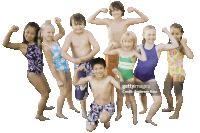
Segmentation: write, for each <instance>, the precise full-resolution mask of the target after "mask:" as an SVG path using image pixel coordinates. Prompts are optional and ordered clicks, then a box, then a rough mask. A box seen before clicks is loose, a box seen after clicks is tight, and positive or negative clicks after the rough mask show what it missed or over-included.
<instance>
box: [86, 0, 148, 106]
mask: <svg viewBox="0 0 200 133" xmlns="http://www.w3.org/2000/svg"><path fill="white" fill-rule="evenodd" d="M127 11H128V13H131V12H133V11H135V12H136V13H137V14H138V15H139V16H140V17H141V18H127V19H122V16H124V12H125V10H124V6H123V4H122V3H121V2H120V1H114V2H112V3H111V4H110V6H109V14H110V15H111V16H113V18H114V19H108V18H104V19H100V18H96V16H97V15H98V14H99V13H100V12H103V13H107V12H108V9H106V8H101V9H99V10H98V11H96V12H95V13H94V14H93V15H92V16H91V17H90V18H88V22H89V23H92V24H96V25H106V26H107V28H108V39H109V44H110V43H111V42H115V43H117V44H116V45H115V47H114V46H113V47H112V48H111V49H116V48H121V43H120V40H121V37H122V35H123V34H124V33H125V32H126V31H127V28H128V27H129V26H130V25H134V24H139V23H144V22H147V21H148V17H147V16H146V15H144V14H143V13H142V12H140V11H139V10H137V9H136V8H133V7H129V8H128V9H127ZM118 59H119V57H118V55H106V56H105V60H106V64H107V68H106V75H110V76H112V77H114V76H115V74H114V73H113V72H112V69H113V68H117V65H118ZM112 88H113V87H112ZM112 90H113V89H112ZM119 100H120V98H117V101H119ZM112 101H114V92H112ZM119 102H121V101H119ZM126 104H127V106H128V105H129V101H126Z"/></svg>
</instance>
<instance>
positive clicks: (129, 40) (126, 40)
mask: <svg viewBox="0 0 200 133" xmlns="http://www.w3.org/2000/svg"><path fill="white" fill-rule="evenodd" d="M121 44H122V48H117V49H114V50H111V47H112V46H113V43H111V45H109V46H108V48H106V49H105V51H104V54H105V55H118V56H119V64H118V70H119V71H120V72H121V74H122V77H123V79H124V82H126V81H128V82H133V81H134V80H133V68H134V65H135V62H136V60H137V58H138V59H140V60H141V61H146V60H147V58H146V54H145V52H144V49H143V47H142V45H140V46H139V47H138V49H140V51H141V54H139V53H138V52H137V51H136V48H137V37H136V35H135V33H133V32H131V31H127V32H125V33H124V34H123V35H122V37H121ZM117 94H118V95H117V97H120V98H121V99H122V100H119V101H121V102H119V101H118V103H117V104H118V106H117V117H116V120H119V119H120V118H121V110H122V104H123V97H122V96H121V94H120V93H119V92H118V93H117ZM126 97H127V99H129V101H130V103H131V109H132V112H133V123H134V124H137V105H136V101H135V97H134V96H133V95H132V96H126Z"/></svg>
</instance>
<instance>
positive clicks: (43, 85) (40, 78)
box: [3, 22, 54, 121]
mask: <svg viewBox="0 0 200 133" xmlns="http://www.w3.org/2000/svg"><path fill="white" fill-rule="evenodd" d="M18 30H19V27H17V26H15V25H13V26H12V28H11V29H10V31H9V32H8V34H7V35H6V37H5V39H4V41H3V46H4V47H6V48H10V49H14V50H20V51H21V52H22V54H23V55H24V56H25V57H26V58H27V60H28V70H27V78H28V80H29V82H30V83H31V84H32V85H33V86H34V87H35V89H36V90H37V91H38V92H39V93H40V94H41V99H40V102H39V103H38V111H37V115H36V117H35V118H36V119H39V120H40V121H45V120H49V118H46V117H44V116H43V111H44V110H51V109H53V108H54V107H52V106H51V107H46V103H47V100H48V98H49V93H50V92H51V90H50V87H49V84H48V82H47V79H46V77H45V75H44V73H43V65H44V64H43V54H42V49H41V45H39V44H38V32H39V30H40V27H39V25H38V24H37V23H35V22H29V23H28V24H27V25H26V26H25V28H24V32H23V42H22V43H11V42H9V41H10V37H11V35H12V33H13V32H17V31H18Z"/></svg>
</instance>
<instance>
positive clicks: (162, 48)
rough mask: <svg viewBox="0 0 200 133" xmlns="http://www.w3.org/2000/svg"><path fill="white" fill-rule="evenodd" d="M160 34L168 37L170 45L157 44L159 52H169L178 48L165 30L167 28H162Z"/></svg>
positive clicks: (174, 40)
mask: <svg viewBox="0 0 200 133" xmlns="http://www.w3.org/2000/svg"><path fill="white" fill-rule="evenodd" d="M162 32H164V33H166V34H167V35H168V37H169V39H170V40H171V42H172V43H171V44H159V45H157V47H158V50H159V51H169V50H172V49H175V48H177V47H178V46H179V45H178V42H177V41H176V39H175V38H174V37H173V36H172V34H171V33H170V32H169V31H168V30H167V28H165V27H164V28H163V29H162Z"/></svg>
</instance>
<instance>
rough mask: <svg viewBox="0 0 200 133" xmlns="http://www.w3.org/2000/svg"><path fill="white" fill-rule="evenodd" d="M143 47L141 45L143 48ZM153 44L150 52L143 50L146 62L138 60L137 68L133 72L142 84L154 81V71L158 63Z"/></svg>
mask: <svg viewBox="0 0 200 133" xmlns="http://www.w3.org/2000/svg"><path fill="white" fill-rule="evenodd" d="M144 46H145V45H143V48H144ZM155 47H156V45H155V44H154V46H153V48H152V49H151V50H147V49H145V48H144V51H145V53H146V56H147V61H144V62H143V61H141V60H138V64H137V67H136V68H135V71H134V76H135V77H136V78H138V79H140V80H141V81H142V82H147V81H148V80H151V79H155V75H154V70H155V67H156V66H157V63H158V57H157V52H156V49H155Z"/></svg>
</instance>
